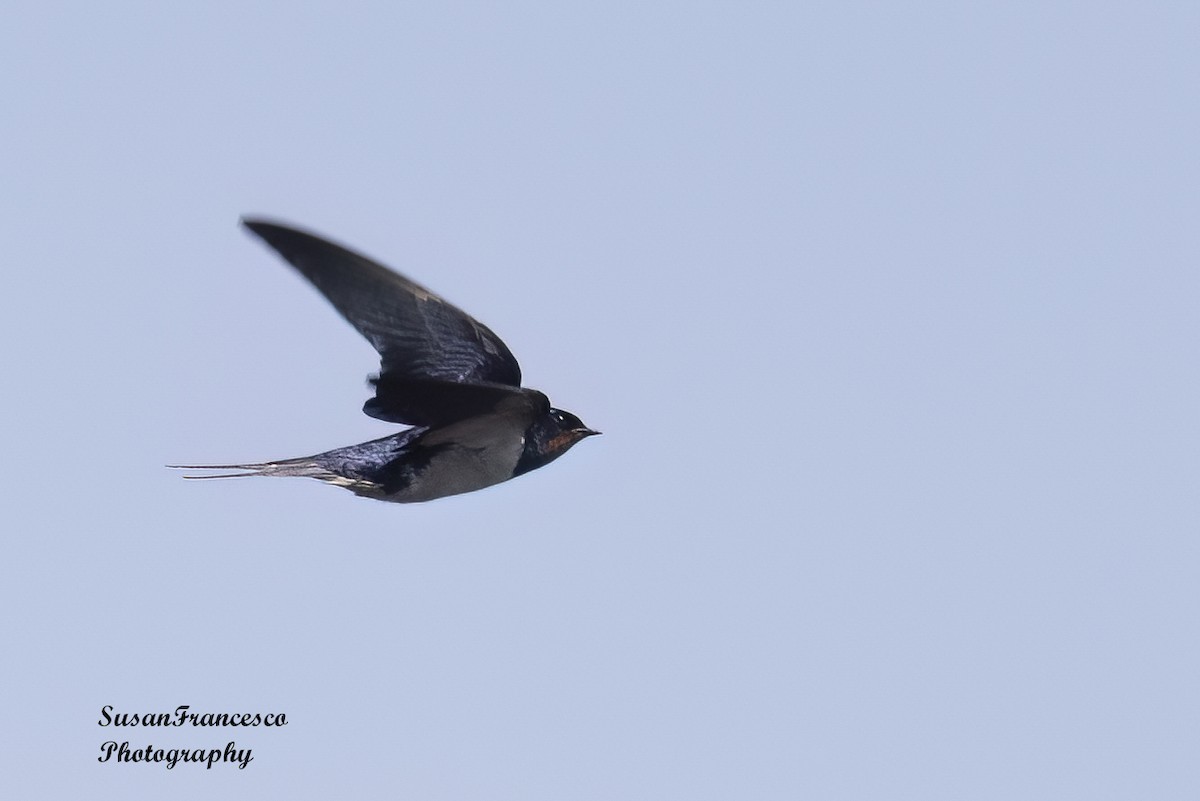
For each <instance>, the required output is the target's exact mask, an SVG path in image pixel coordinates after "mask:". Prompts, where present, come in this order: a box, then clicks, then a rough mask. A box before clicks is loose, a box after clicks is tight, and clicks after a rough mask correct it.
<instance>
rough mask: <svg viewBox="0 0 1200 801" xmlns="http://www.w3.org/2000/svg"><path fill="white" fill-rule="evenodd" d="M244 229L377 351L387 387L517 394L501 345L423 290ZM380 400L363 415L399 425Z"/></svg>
mask: <svg viewBox="0 0 1200 801" xmlns="http://www.w3.org/2000/svg"><path fill="white" fill-rule="evenodd" d="M242 222H243V224H244V225H245V226H246V227H247V228H249V229H250V230H251V231H253V232H254V233H255V234H256V235H258V236H259V237H260V238H261V239H262V240H263V241H264V242H266V243H267V244H268V245H270V246H271V247H273V248H274V249H275V250H277V251H278V252H279V255H281V256H283V258H285V259H287V261H288V262H290V263H291V265H292V266H293V267H295V268H296V269H297V270H299V271H300V273H301V275H303V276H304V277H305V278H307V279H308V280H309V281H310V282H312V284H313V286H315V287H316V288H317V289H319V290H320V291H321V293H322V294H323V295H325V297H326V298H328V299H329V302H330V303H332V304H333V305H334V308H336V309H337V310H338V311H339V312H341V315H342V316H343V317H345V318H346V319H347V320H348V321H349V322H350V324H351V325H353V326H354V327H355V328H356V329H358V332H359V333H360V334H362V335H363V336H364V337H366V338H367V341H368V342H370V343H371V345H373V346H374V348H375V350H377V351H379V355H380V357H381V359H382V363H383V366H382V369H381V370H380V379H381V380H383V381H385V384H386V382H390V381H391V380H393V379H394V380H395V381H396V382H404V381H417V382H420V381H435V382H453V383H461V384H470V383H478V382H486V383H491V384H497V385H507V386H509V387H520V385H521V368H520V366H519V365H518V364H517V360H516V358H515V357H514V356H513V355H512V353H511V352H510V351H509V349H508V347H507V346H506V345H505V344H504V342H503V341H501V339H500V337H498V336H496V335H495V334H494V333H492V331H491V329H489V328H488V327H487V326H486V325H484V324H483V323H481V322H479V321H478V320H475V319H473V318H472V317H471V316H470V315H468V314H466V313H465V312H463V311H462V310H460V309H458V308H456V307H455V306H453V305H451V304H449V303H447V302H446V301H444V300H442V299H441V298H440V297H438V296H437V295H435V294H433V293H432V292H430V291H429V290H427V289H425V288H424V287H422V286H420V285H418V284H415V283H413V282H412V281H410V280H408V279H407V278H405V277H404V276H402V275H400V274H399V273H396V272H393V271H392V270H389V269H388V268H386V267H384V266H383V265H381V264H378V263H376V262H374V261H372V260H371V259H368V258H367V257H365V256H362V255H360V254H358V253H355V252H353V251H350V250H347V249H346V248H344V247H341V246H340V245H335V244H334V243H333V242H329V241H327V240H325V239H322V238H321V237H319V236H314V235H313V234H309V233H306V232H304V231H298V230H296V229H294V228H289V227H287V226H285V225H279V224H277V223H271V222H266V221H264V220H256V219H244V220H243V221H242ZM378 400H379V399H378V398H377V399H376V401H368V403H367V407H364V411H366V412H367V414H370V415H372V416H374V417H381V419H385V420H391V419H394V418H396V417H397V415H390V416H383V415H388V414H390V413H388V411H387V406H388V404H386V403H384V404H382V405H381V404H378V403H377V402H378ZM410 406H411V404H410ZM372 409H374V411H372ZM406 416H408V417H410V418H411V417H421V416H425V415H422V414H420V413H418V414H415V415H413V414H409V415H406ZM403 422H415V421H414V420H411V419H409V420H404V421H403ZM418 424H421V423H418Z"/></svg>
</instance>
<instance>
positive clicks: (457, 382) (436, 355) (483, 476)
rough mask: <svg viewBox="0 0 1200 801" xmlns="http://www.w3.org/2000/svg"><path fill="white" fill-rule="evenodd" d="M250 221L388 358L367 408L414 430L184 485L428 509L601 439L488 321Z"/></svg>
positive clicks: (328, 247)
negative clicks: (548, 392) (311, 482)
mask: <svg viewBox="0 0 1200 801" xmlns="http://www.w3.org/2000/svg"><path fill="white" fill-rule="evenodd" d="M242 224H243V225H245V226H246V227H247V228H249V229H250V231H252V232H253V233H254V234H256V235H257V236H258V237H259V238H261V239H262V240H263V241H264V242H266V243H267V244H268V245H270V246H271V247H272V248H274V249H275V250H276V251H277V252H278V253H279V255H280V256H282V257H283V258H284V259H285V260H287V261H288V262H289V263H290V264H291V265H292V266H293V267H295V268H296V270H298V271H299V272H300V274H301V275H303V276H304V277H305V278H307V279H308V280H309V281H310V282H311V283H312V285H313V286H315V287H316V288H317V289H318V290H320V292H321V293H322V294H323V295H324V296H325V298H326V299H327V300H328V301H329V302H330V303H332V304H333V306H334V308H335V309H337V310H338V312H340V313H341V315H342V316H343V317H344V318H346V320H347V321H348V322H349V323H350V324H351V325H352V326H354V327H355V328H356V329H358V332H359V333H360V334H362V335H363V336H364V337H366V339H367V341H368V342H370V343H371V345H372V346H373V347H374V348H375V350H377V351H378V352H379V356H380V359H381V362H382V366H381V367H380V370H379V375H377V376H373V377H371V378H370V382H371V384H373V385H374V387H375V397H373V398H371V399H370V400H368V401H367V402H366V403H365V404H364V405H363V411H364V412H366V413H367V414H368V415H370V416H371V417H374V418H376V419H378V420H384V421H387V422H389V423H402V424H405V425H409V426H412V427H411V428H408V429H406V430H404V431H401V432H399V433H397V434H392V435H391V436H388V437H383V438H382V439H376V440H372V441H370V442H364V443H361V444H359V445H349V446H347V447H345V448H335V449H334V450H331V451H326V452H324V453H318V454H316V455H315V456H305V457H301V458H299V459H282V460H280V461H277V462H261V463H258V464H230V465H172V467H178V468H181V469H185V470H210V469H211V470H240V471H244V472H238V473H223V474H220V475H212V476H186V478H237V477H242V476H302V477H307V478H315V479H318V480H320V481H324V482H326V483H328V484H333V485H335V486H338V487H345V488H346V489H348V490H350V491H351V492H353V493H354V494H356V495H361V496H363V497H367V498H375V499H377V500H381V501H393V502H395V503H415V502H417V501H430V500H433V499H434V498H442V497H445V496H447V495H457V494H459V493H463V492H471V491H473V490H477V489H482V488H484V487H489V486H491V485H492V484H499V483H500V482H501V481H507V480H508V479H510V478H514V477H515V476H519V475H521V474H523V473H528V472H529V471H530V470H536V469H537V468H539V467H542V466H543V465H547V464H549V463H550V462H552V461H554V460H555V459H557V458H558V457H559V456H562V455H563V454H564V453H566V452H567V450H569V449H570V447H571V446H572V445H574V444H575V443H576V442H579V441H580V440H582V439H583V438H585V437H590V436H592V435H593V434H599V433H600V432H599V431H593V430H592V429H590V428H588V427H587V426H585V425H584V424H583V422H582V421H581V420H580V419H579V418H578V417H576V416H575V415H573V414H571V413H570V412H565V411H563V410H561V409H555V408H553V407H551V406H550V401H549V400H548V399H547V398H546V396H545V395H543V394H542V393H541V392H538V391H537V390H536V389H528V388H525V387H522V386H521V368H520V366H519V365H518V364H517V360H516V358H514V357H513V355H512V353H511V352H510V351H509V349H508V347H507V346H506V345H505V344H504V342H503V341H501V339H500V338H499V337H498V336H496V335H495V334H494V333H492V331H491V329H490V328H488V327H487V326H486V325H484V324H483V323H480V322H479V321H477V320H475V319H473V318H472V317H470V316H469V315H467V314H466V313H465V312H463V311H461V310H460V309H458V308H456V307H455V306H452V305H451V304H450V303H447V302H446V301H445V300H443V299H442V298H440V297H438V296H437V295H435V294H433V293H432V292H430V291H429V290H428V289H425V288H424V287H422V286H420V285H418V284H416V283H414V282H413V281H410V280H409V279H407V278H405V277H404V276H402V275H400V274H399V273H396V272H394V271H392V270H389V269H388V268H387V267H384V266H383V265H381V264H378V263H376V262H374V261H372V260H371V259H368V258H367V257H365V256H362V255H360V254H358V253H355V252H353V251H351V250H348V249H346V248H344V247H342V246H340V245H337V244H335V243H333V242H330V241H328V240H326V239H322V238H321V237H319V236H315V235H313V234H310V233H306V232H304V231H299V230H296V229H295V228H289V227H287V226H284V225H279V224H276V223H271V222H266V221H264V220H253V219H244V220H242Z"/></svg>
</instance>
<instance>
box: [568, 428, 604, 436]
mask: <svg viewBox="0 0 1200 801" xmlns="http://www.w3.org/2000/svg"><path fill="white" fill-rule="evenodd" d="M575 433H576V434H578V435H579V438H580V439H582V438H584V437H594V436H596V435H598V434H600V433H602V432H600V431H593V430H592V429H590V428H577V429H575Z"/></svg>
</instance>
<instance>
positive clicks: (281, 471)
mask: <svg viewBox="0 0 1200 801" xmlns="http://www.w3.org/2000/svg"><path fill="white" fill-rule="evenodd" d="M167 467H169V468H171V469H172V470H240V471H242V472H240V473H217V474H216V475H212V476H184V478H187V479H201V478H246V477H247V476H299V477H303V478H323V477H324V476H325V475H327V474H328V471H327V470H325V469H324V468H322V467H321V466H320V465H318V464H317V463H316V462H315V461H314V460H313V459H310V458H304V459H283V460H282V461H278V462H258V463H252V464H169V465H167Z"/></svg>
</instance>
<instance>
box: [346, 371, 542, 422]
mask: <svg viewBox="0 0 1200 801" xmlns="http://www.w3.org/2000/svg"><path fill="white" fill-rule="evenodd" d="M371 383H372V384H374V385H375V397H374V398H372V399H371V400H369V401H367V402H366V404H364V405H363V411H364V412H366V413H367V414H369V415H371V416H372V417H375V418H377V419H379V420H387V421H388V422H391V423H407V424H409V425H414V426H429V427H438V426H444V425H449V424H450V423H453V422H456V421H458V420H465V419H466V418H468V417H480V416H483V415H487V414H494V413H497V412H500V413H504V414H512V415H517V416H519V417H521V418H523V419H525V420H527V421H529V422H532V421H533V420H534V419H535V418H536V417H538V416H540V415H543V414H546V413H547V412H549V411H550V400H549V399H548V398H547V397H546V396H545V395H543V394H542V393H541V392H538V391H537V390H536V389H525V388H522V387H513V386H508V385H506V384H495V383H473V384H461V383H458V382H455V381H435V380H411V379H407V378H404V377H401V376H397V375H394V374H393V375H388V374H386V373H385V374H384V375H381V376H379V377H378V378H373V379H371Z"/></svg>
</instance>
